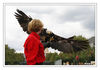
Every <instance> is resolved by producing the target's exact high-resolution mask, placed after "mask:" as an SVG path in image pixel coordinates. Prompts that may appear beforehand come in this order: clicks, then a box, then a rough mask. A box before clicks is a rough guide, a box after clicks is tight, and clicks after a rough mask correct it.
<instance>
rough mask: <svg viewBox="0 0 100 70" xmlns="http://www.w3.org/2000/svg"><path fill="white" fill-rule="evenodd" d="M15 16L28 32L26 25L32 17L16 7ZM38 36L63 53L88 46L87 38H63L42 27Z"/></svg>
mask: <svg viewBox="0 0 100 70" xmlns="http://www.w3.org/2000/svg"><path fill="white" fill-rule="evenodd" d="M15 16H16V19H17V20H18V22H19V24H20V26H21V27H22V29H23V31H25V32H27V33H28V34H29V32H28V30H27V27H28V23H29V22H30V21H31V20H32V18H31V17H28V16H27V15H26V14H25V13H24V12H22V11H21V10H18V9H17V13H16V12H15ZM40 38H41V41H42V42H43V43H44V42H51V43H52V44H51V46H50V47H52V48H53V49H58V50H59V51H62V52H64V53H72V52H77V51H80V50H84V49H87V48H88V46H89V43H88V41H87V40H85V41H79V40H74V36H73V37H70V38H63V37H60V36H58V35H56V34H54V33H53V32H48V31H47V29H45V28H43V30H42V31H41V34H40Z"/></svg>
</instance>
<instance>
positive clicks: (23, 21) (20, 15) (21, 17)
mask: <svg viewBox="0 0 100 70" xmlns="http://www.w3.org/2000/svg"><path fill="white" fill-rule="evenodd" d="M15 17H16V19H17V20H18V22H19V24H20V26H21V27H22V29H23V31H25V32H27V33H28V34H29V32H28V30H27V27H28V23H29V22H30V21H31V20H32V18H31V17H28V16H27V15H26V14H25V13H24V12H23V11H21V10H19V9H17V12H15Z"/></svg>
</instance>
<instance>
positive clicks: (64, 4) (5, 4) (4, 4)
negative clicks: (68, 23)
mask: <svg viewBox="0 0 100 70" xmlns="http://www.w3.org/2000/svg"><path fill="white" fill-rule="evenodd" d="M18 4H19V5H26V4H30V5H32V6H36V5H37V6H38V5H40V4H42V5H43V4H45V6H47V5H48V4H49V5H50V4H52V5H58V4H62V5H63V6H66V4H68V5H71V4H81V5H83V4H87V5H88V4H96V8H95V9H96V10H95V11H96V12H95V47H96V48H95V50H96V52H95V54H97V41H96V39H97V37H96V34H97V32H96V30H97V29H96V27H97V3H3V12H4V13H3V24H4V25H3V27H4V29H3V30H4V31H5V21H4V19H5V17H6V16H5V10H6V9H5V6H7V5H10V6H13V5H15V6H17V5H18ZM33 4H34V5H33ZM3 34H4V36H5V32H3ZM3 40H4V43H3V46H5V41H6V40H5V37H3ZM3 50H4V49H3ZM4 54H5V51H4ZM3 59H5V56H4V58H3ZM95 59H96V60H95V61H96V65H95V66H94V65H89V66H87V65H82V66H81V65H78V66H77V65H70V66H66V65H63V66H62V65H56V66H57V67H58V66H60V67H84V66H85V67H97V55H96V56H95ZM4 63H5V61H4ZM3 66H4V67H26V66H28V67H30V66H31V65H30V66H29V65H7V66H6V65H5V64H4V65H3ZM42 66H43V67H44V65H42ZM49 66H50V67H51V66H53V67H55V65H49ZM32 67H34V66H32ZM46 67H48V65H46Z"/></svg>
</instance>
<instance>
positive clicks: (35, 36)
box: [24, 19, 45, 65]
mask: <svg viewBox="0 0 100 70" xmlns="http://www.w3.org/2000/svg"><path fill="white" fill-rule="evenodd" d="M42 28H43V24H42V22H41V21H40V20H38V19H33V20H32V21H30V22H29V24H28V31H29V32H30V35H29V36H28V38H27V39H26V41H25V43H24V54H25V58H26V62H27V65H38V64H42V63H43V62H44V61H45V56H44V46H43V44H42V43H41V42H40V36H39V34H40V33H41V30H42Z"/></svg>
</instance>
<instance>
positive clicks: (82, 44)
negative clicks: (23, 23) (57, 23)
mask: <svg viewBox="0 0 100 70" xmlns="http://www.w3.org/2000/svg"><path fill="white" fill-rule="evenodd" d="M46 30H47V29H44V30H43V31H42V32H41V34H40V36H41V38H43V39H42V41H43V42H51V43H50V46H51V47H52V48H53V49H57V50H59V51H62V52H64V53H72V52H78V51H81V50H84V49H87V48H89V42H88V40H75V39H74V37H75V36H72V37H70V38H63V37H61V36H58V35H56V34H54V33H53V32H47V31H46Z"/></svg>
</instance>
